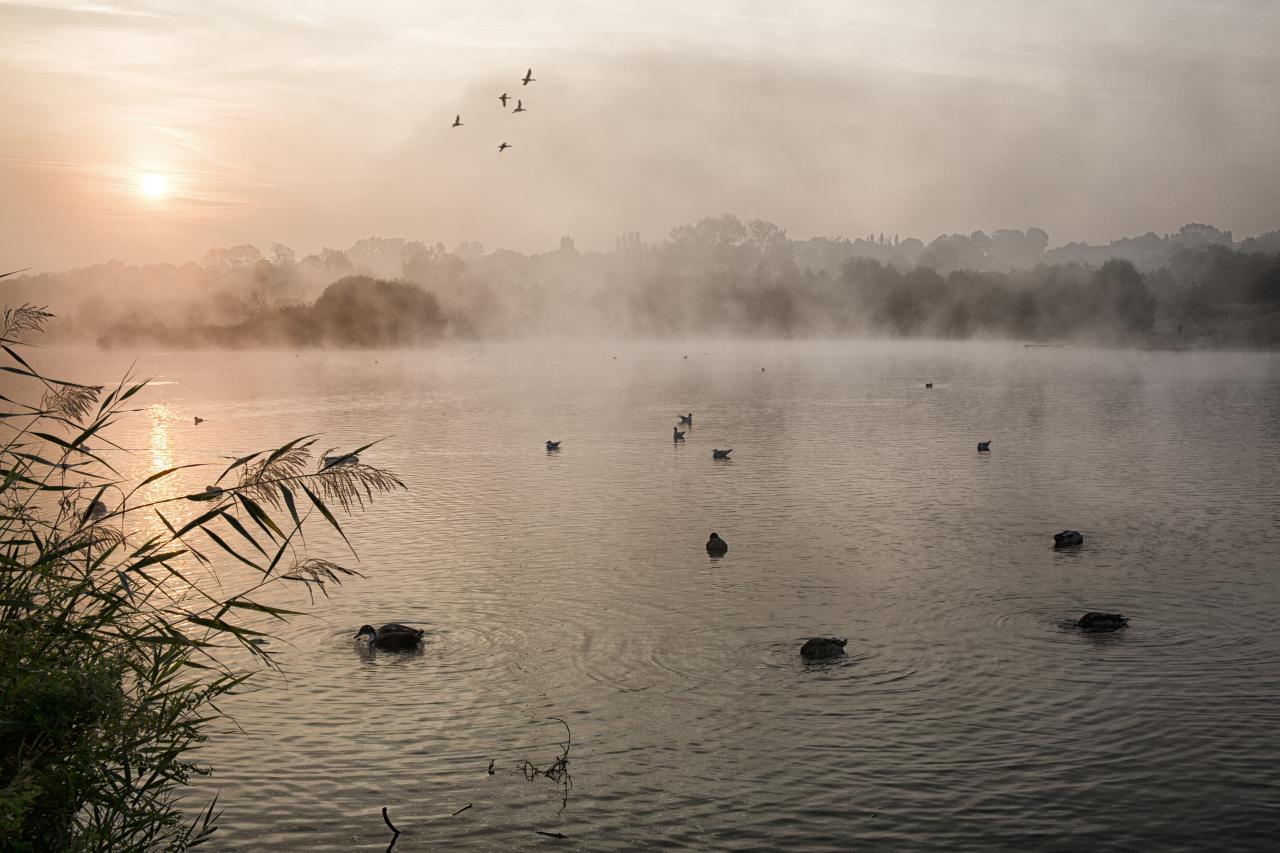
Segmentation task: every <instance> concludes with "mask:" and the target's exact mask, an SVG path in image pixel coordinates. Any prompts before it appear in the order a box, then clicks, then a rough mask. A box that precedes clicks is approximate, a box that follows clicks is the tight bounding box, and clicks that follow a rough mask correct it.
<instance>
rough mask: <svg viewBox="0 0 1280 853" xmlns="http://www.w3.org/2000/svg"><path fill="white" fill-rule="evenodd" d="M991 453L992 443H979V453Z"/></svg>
mask: <svg viewBox="0 0 1280 853" xmlns="http://www.w3.org/2000/svg"><path fill="white" fill-rule="evenodd" d="M990 451H991V442H990V441H979V442H978V452H979V453H989V452H990Z"/></svg>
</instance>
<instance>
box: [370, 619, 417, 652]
mask: <svg viewBox="0 0 1280 853" xmlns="http://www.w3.org/2000/svg"><path fill="white" fill-rule="evenodd" d="M425 633H426V632H425V631H421V630H418V629H417V628H410V627H409V626H408V625H400V624H398V623H396V622H388V623H387V624H386V625H383V626H382V627H381V628H376V629H375V628H374V627H373V626H372V625H362V626H361V627H360V630H359V631H357V632H356V639H357V640H359V639H362V638H364V637H368V638H369V645H370V647H376V648H379V649H416V648H417V647H418V643H420V642H422V635H423V634H425Z"/></svg>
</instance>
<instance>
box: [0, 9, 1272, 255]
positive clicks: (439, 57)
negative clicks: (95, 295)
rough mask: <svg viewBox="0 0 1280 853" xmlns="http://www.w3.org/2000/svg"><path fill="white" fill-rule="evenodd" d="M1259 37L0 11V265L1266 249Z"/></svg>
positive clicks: (1066, 19) (951, 12) (1118, 12)
mask: <svg viewBox="0 0 1280 853" xmlns="http://www.w3.org/2000/svg"><path fill="white" fill-rule="evenodd" d="M1277 42H1280V4H1277V3H1274V2H1261V0H1256V2H1246V1H1245V0H1239V2H1230V3H1204V2H1202V1H1201V0H1127V2H1125V3H1115V2H1114V0H1072V2H1066V0H1045V1H1044V2H1041V3H1025V2H1021V0H970V2H967V3H956V2H954V0H859V2H857V3H848V2H840V0H792V2H790V3H788V4H786V9H785V11H781V7H779V6H778V5H777V4H776V3H766V2H763V0H734V2H726V0H695V2H688V0H649V2H646V3H644V4H638V3H637V4H621V3H593V2H587V0H544V2H538V3H529V2H527V0H437V2H433V3H430V4H424V3H420V2H416V0H370V2H368V3H360V4H344V3H332V2H323V0H295V2H290V3H277V2H268V3H263V2H261V0H225V2H219V3H216V4H210V3H207V2H196V0H128V2H125V0H100V2H94V3H80V2H72V1H71V0H0V79H3V80H4V81H5V85H3V86H0V115H4V116H6V117H7V118H9V119H11V120H8V121H6V122H4V123H3V124H2V125H0V186H3V187H4V188H5V194H4V202H3V203H4V204H5V205H7V206H8V209H9V210H10V211H21V212H22V215H21V216H10V217H7V219H8V222H9V224H8V225H6V227H5V228H3V229H0V259H5V258H7V259H9V261H8V262H9V263H10V265H11V266H12V265H18V266H36V267H39V268H41V269H45V270H53V269H65V268H67V267H69V266H74V265H81V264H89V263H94V262H97V261H103V260H107V259H110V258H117V259H120V260H123V261H126V262H133V263H139V262H155V261H171V262H178V263H180V262H183V261H185V260H188V259H192V258H195V259H198V258H200V257H202V256H203V254H204V253H205V252H206V251H207V250H209V249H211V248H218V247H225V246H234V245H239V244H244V243H253V244H256V245H258V246H263V247H265V246H269V245H270V244H271V243H272V242H273V241H280V242H282V243H285V244H288V245H290V246H293V247H294V248H296V249H297V250H298V252H299V254H306V253H309V252H313V251H317V250H318V249H319V248H320V247H321V246H326V245H327V246H335V247H342V246H348V245H350V244H351V243H352V242H354V241H355V240H357V239H360V238H362V237H368V236H370V235H382V236H404V237H409V238H412V239H420V240H424V241H426V242H427V243H433V242H435V241H441V242H444V243H445V244H446V245H448V246H453V245H456V244H457V243H458V242H460V241H463V240H477V241H480V242H482V243H483V244H484V245H485V246H486V247H487V248H488V249H494V248H498V247H507V248H512V249H516V250H519V251H523V252H538V251H546V250H548V249H551V248H554V247H555V246H557V245H558V244H559V238H560V236H561V235H565V234H568V235H571V236H573V237H574V238H575V239H576V241H577V244H578V246H579V247H581V248H584V249H610V248H612V246H613V241H614V237H616V236H617V235H618V234H620V233H623V232H629V231H640V232H642V234H643V237H644V239H646V240H661V239H662V238H663V237H665V236H666V234H667V232H668V230H669V229H670V228H672V227H673V226H676V225H680V224H683V223H687V222H693V221H696V220H697V219H699V218H701V217H703V216H708V215H719V214H721V213H726V212H730V213H734V214H736V215H738V216H741V217H742V218H744V219H748V218H757V217H758V218H764V219H769V220H772V221H774V222H776V223H777V224H778V225H779V226H781V227H783V228H785V229H787V231H788V233H789V234H790V236H792V237H795V238H805V237H809V236H815V235H828V236H865V235H867V234H868V233H872V232H875V233H879V232H882V231H883V232H888V233H901V234H902V235H903V236H907V235H913V236H918V237H920V238H922V239H924V240H926V241H928V240H931V239H933V238H935V237H937V236H938V235H939V234H942V233H955V232H959V233H965V234H967V233H969V232H971V231H973V230H975V229H983V230H986V231H988V232H991V231H994V230H996V229H999V228H1023V229H1024V228H1027V227H1030V226H1037V227H1040V228H1044V229H1045V230H1046V231H1048V232H1049V234H1050V239H1051V242H1052V243H1053V244H1055V245H1060V244H1062V243H1065V242H1068V241H1071V240H1088V241H1095V242H1106V241H1107V240H1110V239H1112V238H1114V237H1118V236H1123V235H1138V234H1142V233H1144V232H1146V231H1148V230H1150V231H1157V232H1166V231H1176V230H1177V229H1178V228H1179V227H1180V226H1182V225H1183V224H1185V223H1188V222H1209V223H1212V224H1215V225H1218V226H1220V227H1222V228H1229V229H1232V230H1233V231H1234V232H1235V233H1236V234H1237V236H1242V235H1247V234H1257V233H1260V232H1262V231H1265V230H1269V229H1274V228H1276V227H1277V226H1280V158H1277V157H1276V156H1275V140H1276V139H1277V138H1280V98H1277V97H1275V93H1276V92H1277V91H1280V51H1277V50H1275V44H1276V43H1277ZM228 45H235V49H234V50H228ZM530 67H532V68H533V71H534V77H535V79H536V82H533V83H531V84H529V85H528V86H527V87H525V86H523V85H522V84H521V82H520V78H521V76H522V75H523V74H524V73H525V70H526V69H527V68H530ZM504 91H505V92H508V93H510V94H511V95H512V96H513V97H520V98H522V99H523V106H524V108H525V110H526V112H523V113H522V114H521V115H520V116H518V117H513V116H512V115H511V113H510V109H511V108H510V107H507V108H505V109H504V108H503V107H502V106H501V105H500V103H499V101H498V95H500V94H501V93H502V92H504ZM459 114H460V115H461V118H462V126H461V127H450V125H451V123H452V122H453V119H454V116H455V115H459ZM502 141H506V142H509V143H511V144H512V145H513V146H514V148H513V149H512V150H510V151H506V152H503V154H502V155H501V157H499V155H498V153H497V145H498V143H499V142H502ZM137 164H147V168H148V169H156V168H157V165H156V164H164V169H163V172H162V173H161V172H159V171H157V172H156V173H155V177H150V176H147V177H143V176H142V175H141V174H140V171H139V170H138V166H137ZM122 179H123V182H124V183H127V184H132V186H131V187H130V189H131V190H132V191H133V192H134V193H135V196H134V198H135V200H137V199H139V198H151V199H154V200H159V199H160V198H163V200H164V216H163V217H158V216H155V215H154V213H155V211H154V210H145V209H138V208H137V206H129V207H127V208H122V206H121V203H120V202H121V198H120V192H119V189H120V186H121V183H122ZM139 180H141V181H142V183H141V184H138V183H137V182H138V181H139ZM162 182H163V183H162ZM134 187H138V188H137V189H134ZM179 188H180V190H181V191H180V192H179V191H178V190H179ZM139 194H140V195H139ZM146 207H150V206H146Z"/></svg>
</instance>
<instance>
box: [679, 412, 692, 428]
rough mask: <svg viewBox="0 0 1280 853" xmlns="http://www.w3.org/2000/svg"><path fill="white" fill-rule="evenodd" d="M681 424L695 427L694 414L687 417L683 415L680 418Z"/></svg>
mask: <svg viewBox="0 0 1280 853" xmlns="http://www.w3.org/2000/svg"><path fill="white" fill-rule="evenodd" d="M680 423H682V424H688V425H689V426H693V412H690V413H689V414H687V415H681V416H680Z"/></svg>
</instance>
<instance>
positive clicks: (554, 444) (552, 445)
mask: <svg viewBox="0 0 1280 853" xmlns="http://www.w3.org/2000/svg"><path fill="white" fill-rule="evenodd" d="M559 449H560V442H558V441H548V442H547V450H559Z"/></svg>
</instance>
